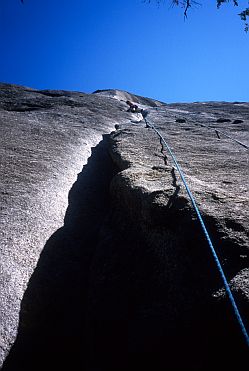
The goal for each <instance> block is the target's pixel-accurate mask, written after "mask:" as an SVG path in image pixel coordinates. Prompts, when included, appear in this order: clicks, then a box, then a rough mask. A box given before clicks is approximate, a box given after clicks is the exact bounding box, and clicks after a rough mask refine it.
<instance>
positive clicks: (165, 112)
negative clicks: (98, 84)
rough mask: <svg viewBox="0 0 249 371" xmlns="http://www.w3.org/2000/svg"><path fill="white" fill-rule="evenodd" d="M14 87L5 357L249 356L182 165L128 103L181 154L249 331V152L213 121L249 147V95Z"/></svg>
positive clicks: (8, 136) (99, 360) (158, 360)
mask: <svg viewBox="0 0 249 371" xmlns="http://www.w3.org/2000/svg"><path fill="white" fill-rule="evenodd" d="M0 98H1V99H0V122H1V126H0V130H1V133H0V138H1V141H2V142H1V147H0V152H1V174H2V176H1V183H0V184H1V194H0V201H1V250H0V253H1V263H0V267H1V287H0V301H1V303H0V304H1V305H0V308H1V309H0V315H1V323H2V324H3V325H2V327H1V338H0V349H1V352H2V353H1V362H3V361H4V359H5V363H4V367H3V370H4V371H10V370H13V371H14V370H26V371H28V370H34V369H36V370H44V369H53V370H57V369H58V370H62V369H71V368H72V369H76V368H77V369H82V370H84V369H85V370H99V371H100V370H101V371H102V370H108V371H109V370H114V369H115V370H117V369H118V370H127V369H132V368H134V367H135V368H137V369H142V370H146V369H148V370H152V369H153V370H162V369H163V370H165V369H169V370H183V369H186V370H188V369H189V370H203V371H204V370H205V371H206V370H210V369H211V368H213V367H214V365H216V366H217V367H219V368H221V369H224V368H230V367H232V368H233V369H236V370H242V369H244V368H245V362H246V354H247V350H246V348H245V344H244V339H243V337H242V336H241V333H240V329H239V327H238V324H237V322H236V321H235V320H234V316H233V313H232V310H231V307H230V305H229V302H228V300H227V297H226V294H225V291H224V288H223V284H222V282H221V280H220V277H219V274H218V272H217V268H216V265H215V263H214V260H213V257H212V255H211V253H210V251H209V248H208V245H207V242H206V240H205V238H204V236H203V233H202V231H201V229H200V226H199V224H198V222H197V220H196V216H195V213H194V212H193V209H192V206H191V204H190V202H189V199H188V196H187V194H186V192H185V190H184V188H183V185H182V183H181V181H180V179H179V175H178V173H177V171H176V170H175V169H174V165H173V163H172V160H171V158H170V156H169V154H168V153H167V152H166V151H165V150H164V148H163V146H162V142H160V141H159V138H158V136H157V135H156V134H155V133H154V132H153V131H152V129H150V128H146V127H145V123H144V121H141V120H142V116H141V115H140V114H135V115H134V114H130V113H127V112H126V111H127V105H126V104H125V102H124V101H125V100H127V99H129V100H131V101H133V102H135V103H137V104H138V105H139V107H140V108H143V109H148V108H149V111H150V113H149V115H148V116H147V117H146V119H147V120H148V121H150V120H151V122H152V123H153V124H155V125H156V127H157V128H158V129H159V130H160V131H161V132H162V133H163V135H164V136H165V138H166V140H167V142H168V143H169V145H170V146H171V148H172V149H173V151H174V152H175V154H176V156H177V158H178V160H179V163H180V165H181V167H182V169H183V171H184V173H185V175H186V179H187V181H188V183H189V185H190V188H191V190H192V192H193V194H194V196H195V198H196V201H197V203H198V205H199V206H200V210H201V213H202V215H203V218H204V220H205V222H206V224H207V227H208V230H209V232H210V235H211V238H212V239H213V242H214V246H215V248H216V250H217V253H218V255H219V257H220V260H221V263H222V265H223V267H224V271H225V273H226V275H227V278H228V280H229V282H230V284H231V288H232V290H233V293H234V296H235V298H236V301H237V303H238V307H239V309H240V311H241V315H242V318H243V319H244V321H245V325H246V327H247V328H248V323H247V313H248V303H249V294H248V292H249V289H248V269H249V268H248V219H247V218H248V151H247V149H246V148H245V147H243V146H240V145H239V144H238V143H236V142H234V141H231V140H230V139H229V138H227V137H224V136H223V137H222V134H221V135H220V138H218V137H217V136H216V133H215V130H220V131H221V132H222V131H224V132H226V133H228V134H229V135H230V136H232V137H234V138H235V139H237V140H238V141H241V142H243V143H244V144H246V145H248V144H249V143H248V122H249V104H248V103H245V102H236V103H227V102H206V103H199V102H196V103H192V104H190V103H189V104H188V103H186V104H183V103H182V104H177V103H175V104H170V105H167V104H163V103H161V102H158V101H155V100H153V99H149V98H143V97H139V96H135V95H133V94H130V93H128V92H122V91H119V90H107V91H103V90H102V91H98V92H96V93H95V94H93V95H89V94H84V93H79V92H66V91H54V90H43V91H38V90H34V89H29V88H24V87H20V86H13V85H7V84H0ZM140 116H141V117H140ZM179 117H180V118H181V120H180V121H179ZM224 117H225V118H226V119H227V120H229V121H226V122H224V121H221V120H219V119H222V118H224ZM235 123H236V125H235ZM114 127H115V128H116V131H114V132H113V133H112V134H111V135H109V134H110V132H111V131H112V130H114ZM106 134H107V135H106ZM103 135H104V139H103V140H102V138H103ZM108 152H109V154H108ZM8 352H10V353H9V356H8V357H7V359H6V356H7V354H8ZM224 354H226V356H225V357H224Z"/></svg>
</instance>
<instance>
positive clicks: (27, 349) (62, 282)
mask: <svg viewBox="0 0 249 371" xmlns="http://www.w3.org/2000/svg"><path fill="white" fill-rule="evenodd" d="M114 173H115V169H114V166H113V163H112V161H111V159H110V157H109V154H108V151H107V136H104V139H103V141H102V142H100V143H99V144H98V145H97V146H96V147H95V148H92V155H91V157H90V158H89V159H88V163H87V165H85V166H84V167H83V170H82V172H81V173H80V174H79V175H78V178H77V181H76V182H75V183H74V185H73V186H72V188H71V190H70V192H69V205H68V208H67V211H66V215H65V220H64V226H63V227H62V228H60V229H58V230H57V231H56V232H55V233H54V234H53V235H52V236H51V237H50V238H49V240H48V241H47V243H46V245H45V246H44V248H43V251H42V253H41V255H40V259H39V261H38V264H37V266H36V268H35V271H34V273H33V275H32V277H31V278H30V281H29V283H28V287H27V290H26V292H25V294H24V297H23V300H22V303H21V312H20V322H19V328H18V335H17V338H16V341H15V344H14V345H13V347H12V349H11V351H10V354H9V356H8V357H7V359H6V361H5V363H4V366H3V370H4V371H10V370H12V371H17V370H18V371H24V370H25V371H29V370H30V371H31V370H32V371H33V370H54V371H55V370H64V369H65V370H66V369H67V370H76V369H77V370H85V369H86V363H87V361H86V358H87V354H86V344H87V342H88V341H87V335H86V322H85V312H86V297H87V291H88V274H89V267H90V264H91V260H92V257H93V255H94V252H95V248H96V244H97V241H98V234H99V231H100V228H101V225H102V223H103V221H104V219H105V216H106V213H107V212H108V208H109V183H110V181H111V179H112V177H113V175H114Z"/></svg>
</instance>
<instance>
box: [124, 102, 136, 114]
mask: <svg viewBox="0 0 249 371" xmlns="http://www.w3.org/2000/svg"><path fill="white" fill-rule="evenodd" d="M126 104H128V106H129V108H128V110H127V112H133V113H136V112H137V110H138V106H137V105H136V104H134V103H132V102H131V101H129V100H127V101H126Z"/></svg>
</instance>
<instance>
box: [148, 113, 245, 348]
mask: <svg viewBox="0 0 249 371" xmlns="http://www.w3.org/2000/svg"><path fill="white" fill-rule="evenodd" d="M144 121H145V123H146V127H150V128H151V129H153V130H154V131H155V132H156V133H157V135H158V136H159V138H160V139H161V141H162V143H163V145H164V146H165V148H166V149H167V150H168V152H169V153H170V155H171V157H172V159H173V161H174V163H175V165H176V168H177V170H178V172H179V174H180V177H181V179H182V182H183V184H184V186H185V188H186V191H187V193H188V195H189V198H190V200H191V202H192V205H193V207H194V210H195V212H196V214H197V216H198V219H199V221H200V224H201V227H202V229H203V232H204V234H205V237H206V239H207V242H208V245H209V247H210V249H211V252H212V255H213V257H214V260H215V263H216V265H217V268H218V271H219V273H220V275H221V278H222V281H223V283H224V286H225V290H226V292H227V295H228V298H229V300H230V303H231V305H232V308H233V311H234V314H235V317H236V319H237V321H238V324H239V326H240V329H241V331H242V333H243V335H244V338H245V341H246V344H247V346H248V347H249V335H248V333H247V330H246V328H245V325H244V323H243V320H242V318H241V315H240V312H239V310H238V307H237V305H236V302H235V299H234V296H233V294H232V291H231V289H230V287H229V284H228V281H227V279H226V276H225V273H224V271H223V268H222V266H221V263H220V261H219V258H218V256H217V254H216V251H215V248H214V246H213V243H212V241H211V238H210V236H209V233H208V231H207V228H206V226H205V223H204V221H203V219H202V216H201V213H200V210H199V208H198V206H197V204H196V202H195V199H194V197H193V195H192V192H191V191H190V189H189V186H188V184H187V182H186V179H185V176H184V174H183V171H182V169H181V167H180V165H179V164H178V162H177V159H176V157H175V155H174V153H173V152H172V150H171V148H170V146H169V145H168V143H167V142H166V140H165V139H164V138H163V136H162V134H161V133H160V132H159V131H158V130H157V129H156V128H155V126H154V125H153V124H151V123H150V122H149V121H147V120H146V118H144Z"/></svg>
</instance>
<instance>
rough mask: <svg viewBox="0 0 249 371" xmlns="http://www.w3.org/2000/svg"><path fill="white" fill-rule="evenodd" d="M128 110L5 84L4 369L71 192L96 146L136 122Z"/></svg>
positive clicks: (0, 152)
mask: <svg viewBox="0 0 249 371" xmlns="http://www.w3.org/2000/svg"><path fill="white" fill-rule="evenodd" d="M124 106H125V105H124V104H122V103H121V104H119V103H118V102H117V101H115V104H113V102H112V100H111V99H107V98H103V97H102V96H100V95H97V94H96V95H87V94H83V93H77V92H65V91H49V90H46V91H37V90H32V89H29V88H24V87H20V86H15V85H8V84H1V85H0V132H1V133H0V141H1V146H0V156H1V162H0V173H1V180H0V189H1V193H0V205H1V215H0V223H1V232H0V233H1V248H0V254H1V258H0V275H1V281H0V322H1V332H0V364H2V362H3V359H4V358H5V356H6V354H7V352H8V350H9V349H10V347H11V345H12V344H13V342H14V340H15V337H16V335H17V327H18V321H19V312H20V303H21V300H22V297H23V293H24V291H25V289H26V288H27V284H28V281H29V279H30V276H31V274H32V273H33V271H34V268H35V267H36V265H37V262H38V259H39V256H40V253H41V252H42V250H43V248H44V245H45V244H46V242H47V240H48V239H49V238H50V236H51V235H52V234H53V233H54V232H55V231H56V230H57V229H58V228H60V227H62V226H63V224H64V217H65V213H66V210H67V207H68V193H69V191H70V189H71V187H72V185H73V183H74V182H76V180H77V175H78V174H79V173H80V172H81V171H82V167H83V165H85V164H86V163H87V159H88V158H89V157H90V156H91V147H95V146H96V145H97V144H98V143H99V142H100V141H101V140H102V136H103V135H104V134H107V133H110V132H111V131H112V130H113V129H114V126H115V124H117V123H119V122H120V120H121V121H122V120H123V121H124V122H127V121H128V120H127V119H128V114H126V113H125V109H126V107H124ZM123 111H124V112H123ZM121 112H122V115H120V113H121Z"/></svg>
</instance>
